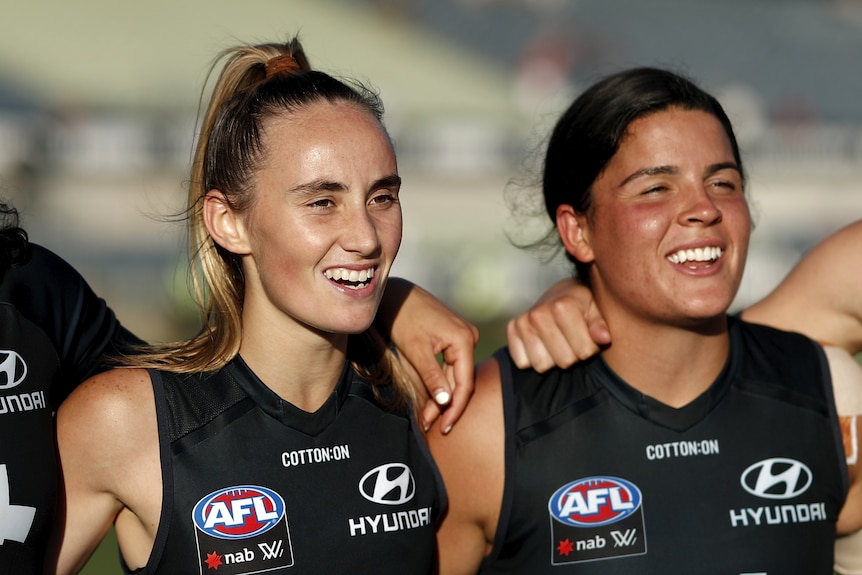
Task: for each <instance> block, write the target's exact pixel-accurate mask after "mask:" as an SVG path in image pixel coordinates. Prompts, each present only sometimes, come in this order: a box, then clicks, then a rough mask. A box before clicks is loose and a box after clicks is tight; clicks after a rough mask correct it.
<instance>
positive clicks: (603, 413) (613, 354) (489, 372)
mask: <svg viewBox="0 0 862 575" xmlns="http://www.w3.org/2000/svg"><path fill="white" fill-rule="evenodd" d="M542 192H543V196H544V200H545V206H546V209H547V214H548V216H549V217H550V218H551V220H552V221H553V222H555V224H556V234H555V236H554V239H556V241H557V242H561V244H562V246H563V247H564V248H565V250H566V253H567V254H568V256H569V258H570V259H571V260H572V261H573V262H575V265H576V267H577V274H578V276H579V278H580V279H581V281H583V282H584V283H588V284H589V285H590V287H591V289H592V292H593V296H594V297H595V304H596V307H597V308H598V311H599V312H600V313H601V315H602V316H603V317H604V319H605V320H606V322H607V326H608V328H609V330H610V333H611V334H612V336H613V339H612V342H611V343H610V344H609V345H607V346H605V347H604V349H603V350H602V352H601V353H600V354H599V355H598V356H596V357H595V358H593V359H591V360H587V361H584V362H582V363H579V364H577V365H575V366H574V367H571V368H569V369H561V368H555V369H551V370H550V371H548V372H546V373H544V374H539V373H537V372H535V371H528V370H520V369H518V368H517V367H516V365H515V364H514V362H513V360H512V358H511V357H510V355H509V353H508V350H507V349H502V350H500V351H499V352H497V353H496V354H495V356H494V358H492V359H491V360H489V361H488V362H485V363H484V364H482V365H481V366H480V367H479V369H478V372H477V381H476V392H475V395H474V398H473V400H472V401H471V403H470V405H469V406H468V408H467V410H466V411H465V414H464V417H463V418H462V420H461V422H460V423H459V425H458V427H457V428H456V429H455V430H454V431H453V432H452V434H450V435H449V436H447V437H442V436H439V435H430V436H429V442H430V443H431V448H432V453H433V454H434V456H435V458H436V459H437V461H438V464H439V465H440V468H441V471H442V473H443V477H444V481H445V484H446V487H447V491H448V494H449V501H450V505H449V512H448V514H447V516H446V517H445V518H444V521H443V523H442V525H441V528H440V530H439V531H438V540H439V553H440V562H441V573H443V574H451V573H475V572H477V571H478V572H482V573H531V574H533V573H554V574H559V573H602V574H609V573H620V574H623V573H625V574H631V573H639V574H645V573H655V574H662V575H664V574H667V573H755V572H756V573H767V572H768V573H806V574H807V573H822V574H827V573H830V572H831V568H832V548H833V542H834V538H835V533H836V529H837V530H838V532H850V531H854V530H856V529H859V527H860V526H862V513H860V510H859V507H860V503H859V498H860V492H859V491H860V480H859V475H860V474H858V473H857V470H856V465H855V458H854V459H853V460H852V463H853V465H850V466H849V475H848V465H847V461H845V454H844V445H842V427H843V429H844V430H846V431H847V433H846V435H845V436H844V439H845V441H846V445H847V446H848V449H850V451H849V452H848V453H850V454H853V453H855V452H853V451H852V448H853V446H855V445H856V444H857V441H858V440H857V437H856V431H855V430H856V426H855V418H853V417H851V418H848V419H846V420H845V421H843V422H842V423H844V424H846V425H843V426H842V425H839V418H838V416H837V415H836V410H835V405H834V401H833V398H832V386H831V385H830V383H831V381H830V376H829V369H828V365H827V362H826V358H825V356H824V353H823V350H822V349H821V348H820V346H818V345H817V344H816V343H814V342H813V341H811V340H809V339H807V338H805V337H803V336H801V335H798V334H792V333H787V332H781V331H777V330H774V329H771V328H767V327H764V326H757V325H754V324H749V323H746V322H744V321H740V320H739V319H736V318H732V317H729V316H728V315H727V309H728V307H729V306H730V304H731V302H732V300H733V298H734V296H735V295H736V291H737V289H738V287H739V283H740V280H741V278H742V273H743V269H744V266H745V260H746V255H747V250H748V241H749V235H750V232H751V218H750V215H749V210H748V204H747V200H746V196H745V190H744V177H743V167H742V161H741V158H740V154H739V149H738V146H737V144H736V139H735V137H734V134H733V129H732V127H731V124H730V122H729V121H728V120H727V116H726V115H725V113H724V111H723V110H722V109H721V106H720V105H719V104H718V102H717V101H716V100H715V98H713V97H712V96H710V95H709V94H707V93H706V92H704V91H703V90H701V89H700V88H698V87H697V86H696V85H695V84H694V83H692V82H691V81H689V80H687V79H686V78H683V77H681V76H679V75H677V74H674V73H671V72H668V71H665V70H659V69H653V68H637V69H632V70H626V71H623V72H620V73H618V74H615V75H612V76H609V77H608V78H606V79H604V80H602V81H600V82H598V83H597V84H595V85H594V86H592V87H591V88H589V89H588V90H587V91H585V92H584V93H583V94H582V95H580V96H579V97H578V98H577V99H576V100H575V101H574V103H573V104H572V105H571V106H570V107H569V109H568V110H567V111H566V112H565V113H564V114H563V116H562V117H561V119H560V120H559V121H558V123H557V124H556V126H555V128H554V130H553V133H552V135H551V138H550V140H549V143H548V150H547V154H546V159H545V171H544V180H543V188H542ZM569 320H570V321H572V322H574V323H575V324H579V323H580V322H581V321H582V319H579V318H577V317H570V318H569ZM556 321H557V322H559V323H563V322H565V321H566V318H565V317H557V318H556ZM848 486H849V494H848ZM845 498H846V501H845Z"/></svg>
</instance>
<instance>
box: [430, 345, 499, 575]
mask: <svg viewBox="0 0 862 575" xmlns="http://www.w3.org/2000/svg"><path fill="white" fill-rule="evenodd" d="M504 436H505V432H504V428H503V400H502V395H501V393H500V375H499V369H498V368H497V363H496V361H495V360H493V359H491V360H488V361H486V362H484V363H483V364H482V365H480V366H479V368H478V371H477V374H476V391H475V394H474V396H473V399H472V400H471V401H470V404H469V405H468V406H467V409H466V410H465V412H464V415H463V417H462V418H461V421H460V422H459V423H458V425H457V427H455V429H453V430H452V432H451V433H449V434H448V435H443V434H440V433H429V434H428V443H429V445H430V447H431V452H432V454H433V455H434V459H435V461H436V462H437V465H438V466H439V467H440V472H441V473H442V475H443V481H444V482H445V484H446V491H447V493H448V496H449V510H448V513H447V514H446V517H445V518H444V520H443V523H442V524H441V526H440V528H439V529H438V531H437V545H438V555H439V561H440V568H439V573H440V574H441V575H461V574H464V575H466V574H470V573H476V572H477V571H478V569H479V565H480V564H481V562H482V559H484V557H485V555H487V554H488V552H489V551H490V550H491V546H492V543H493V540H494V535H495V532H496V529H497V518H498V516H499V514H500V504H501V502H502V499H503V483H504V465H505V462H504Z"/></svg>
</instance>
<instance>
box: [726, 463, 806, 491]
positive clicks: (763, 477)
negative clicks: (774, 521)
mask: <svg viewBox="0 0 862 575" xmlns="http://www.w3.org/2000/svg"><path fill="white" fill-rule="evenodd" d="M813 478H814V476H813V475H812V474H811V470H810V469H809V468H808V466H807V465H805V464H804V463H801V462H799V461H796V460H795V459H788V458H786V457H773V458H771V459H764V460H763V461H758V462H757V463H755V464H754V465H751V466H749V467H748V469H746V470H745V471H743V472H742V477H740V479H739V481H740V483H741V484H742V488H743V489H745V490H746V491H748V492H749V493H751V494H752V495H755V496H757V497H763V498H765V499H790V498H792V497H796V496H798V495H802V494H803V493H805V491H806V490H807V489H808V488H809V487H810V486H811V481H812V480H813Z"/></svg>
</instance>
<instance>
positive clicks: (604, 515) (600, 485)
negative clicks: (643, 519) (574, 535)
mask: <svg viewBox="0 0 862 575" xmlns="http://www.w3.org/2000/svg"><path fill="white" fill-rule="evenodd" d="M640 506H641V492H640V489H638V488H637V487H636V486H635V485H634V483H631V482H629V481H626V480H625V479H620V478H618V477H586V478H584V479H578V480H577V481H573V482H571V483H568V484H566V485H563V486H562V487H560V488H559V489H557V491H555V492H554V494H553V495H552V496H551V499H550V501H548V510H549V511H550V512H551V516H552V517H553V518H554V519H556V520H557V521H559V522H561V523H564V524H566V525H572V526H574V527H598V526H601V525H609V524H611V523H616V522H617V521H622V520H623V519H625V518H626V517H628V516H629V515H632V514H633V513H635V512H636V511H637V510H638V509H639V508H640Z"/></svg>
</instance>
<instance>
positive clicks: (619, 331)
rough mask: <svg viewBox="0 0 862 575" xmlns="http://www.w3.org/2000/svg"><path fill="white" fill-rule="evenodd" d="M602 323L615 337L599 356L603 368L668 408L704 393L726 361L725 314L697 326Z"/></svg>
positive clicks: (727, 344)
mask: <svg viewBox="0 0 862 575" xmlns="http://www.w3.org/2000/svg"><path fill="white" fill-rule="evenodd" d="M606 319H607V321H608V326H609V327H610V330H611V333H612V334H613V343H612V344H611V345H610V347H609V348H608V349H607V350H605V352H604V353H603V354H602V355H603V357H604V359H605V361H606V362H607V364H608V365H609V366H610V367H611V369H613V370H614V371H615V372H616V373H617V374H618V375H619V376H620V377H622V378H623V379H624V380H625V381H626V382H627V383H628V384H629V385H631V386H632V387H634V388H635V389H637V390H638V391H640V392H641V393H644V394H646V395H648V396H650V397H652V398H654V399H656V400H658V401H660V402H662V403H664V404H666V405H669V406H671V407H682V406H684V405H687V404H688V403H690V402H691V401H693V400H694V399H696V398H697V397H698V396H699V395H701V394H702V393H703V392H704V391H706V390H707V389H708V388H709V387H710V385H712V383H713V382H714V381H715V379H716V378H717V377H718V375H719V374H720V373H721V370H722V369H723V368H724V365H725V363H726V361H727V357H728V354H729V350H730V338H729V336H728V331H727V317H726V316H721V317H719V318H715V319H713V320H710V321H709V322H707V323H705V324H703V325H700V326H697V327H687V326H686V327H680V326H669V325H656V324H655V323H642V322H638V321H633V320H632V319H631V318H630V317H629V318H626V319H625V321H624V322H620V321H619V320H617V321H615V320H614V318H612V317H611V318H606ZM615 324H617V327H616V329H615Z"/></svg>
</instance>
